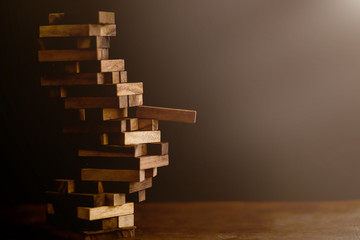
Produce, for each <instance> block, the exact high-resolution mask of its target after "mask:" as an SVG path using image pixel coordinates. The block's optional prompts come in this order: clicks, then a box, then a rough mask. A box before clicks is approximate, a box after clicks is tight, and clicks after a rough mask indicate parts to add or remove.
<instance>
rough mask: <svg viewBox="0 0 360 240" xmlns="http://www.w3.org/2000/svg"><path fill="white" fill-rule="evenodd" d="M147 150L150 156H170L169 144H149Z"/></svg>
mask: <svg viewBox="0 0 360 240" xmlns="http://www.w3.org/2000/svg"><path fill="white" fill-rule="evenodd" d="M147 150H148V154H149V155H167V154H169V143H167V142H158V143H148V144H147Z"/></svg>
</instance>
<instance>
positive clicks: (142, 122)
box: [129, 101, 159, 131]
mask: <svg viewBox="0 0 360 240" xmlns="http://www.w3.org/2000/svg"><path fill="white" fill-rule="evenodd" d="M129 104H130V101H129ZM138 126H139V131H157V130H159V120H156V119H141V118H139V119H138Z"/></svg>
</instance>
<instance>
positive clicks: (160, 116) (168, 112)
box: [136, 106, 196, 123]
mask: <svg viewBox="0 0 360 240" xmlns="http://www.w3.org/2000/svg"><path fill="white" fill-rule="evenodd" d="M136 117H138V118H150V119H157V120H164V121H174V122H183V123H195V122H196V111H193V110H185V109H175V108H163V107H152V106H138V107H137V108H136Z"/></svg>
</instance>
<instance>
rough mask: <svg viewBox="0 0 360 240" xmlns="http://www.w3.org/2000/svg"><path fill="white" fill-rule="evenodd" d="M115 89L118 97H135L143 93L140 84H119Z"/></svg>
mask: <svg viewBox="0 0 360 240" xmlns="http://www.w3.org/2000/svg"><path fill="white" fill-rule="evenodd" d="M116 87H117V93H118V96H123V95H136V94H142V93H143V92H144V91H143V83H142V82H132V83H120V84H117V85H116Z"/></svg>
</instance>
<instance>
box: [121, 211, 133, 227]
mask: <svg viewBox="0 0 360 240" xmlns="http://www.w3.org/2000/svg"><path fill="white" fill-rule="evenodd" d="M134 219H135V218H134V214H129V215H123V216H119V217H118V227H119V228H124V227H133V226H134Z"/></svg>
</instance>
